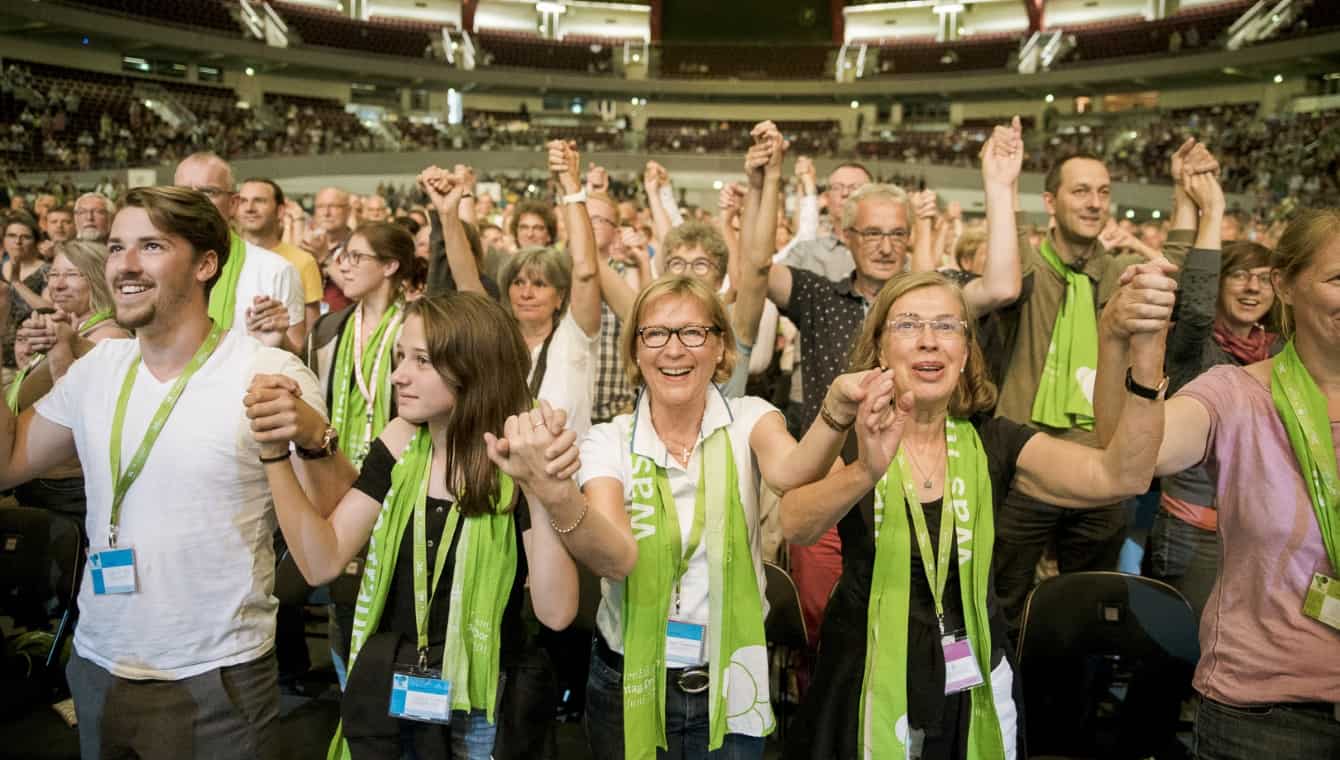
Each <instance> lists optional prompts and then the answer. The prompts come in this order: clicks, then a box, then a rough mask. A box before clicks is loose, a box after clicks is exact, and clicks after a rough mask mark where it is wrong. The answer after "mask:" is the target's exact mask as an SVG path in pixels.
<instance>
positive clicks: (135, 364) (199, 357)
mask: <svg viewBox="0 0 1340 760" xmlns="http://www.w3.org/2000/svg"><path fill="white" fill-rule="evenodd" d="M223 333H224V329H223V327H222V326H221V325H219V324H217V323H216V324H214V325H213V327H211V328H210V331H209V335H206V336H205V342H204V343H201V344H200V347H199V348H197V349H196V350H195V355H194V356H192V357H191V361H189V362H187V364H186V367H185V368H184V369H183V370H182V371H181V374H180V375H178V376H177V380H176V382H174V383H173V384H172V388H171V389H170V390H168V394H167V396H165V397H164V398H163V400H162V402H160V403H159V404H158V411H156V412H154V416H153V418H152V419H150V420H149V428H148V429H147V430H145V431H144V439H143V440H141V441H140V446H139V448H138V449H136V450H135V456H134V457H132V458H131V460H130V466H128V467H127V468H126V469H125V471H124V472H122V471H121V433H122V428H123V427H124V426H125V422H126V406H127V405H128V404H129V403H130V392H131V391H132V390H134V388H135V375H136V374H137V373H138V370H139V367H140V357H139V356H136V357H135V359H134V361H132V362H131V363H130V369H129V370H127V371H126V379H125V381H124V382H122V383H121V395H120V396H118V397H117V399H116V413H115V414H114V415H113V416H112V444H111V452H110V454H111V463H112V512H111V516H110V518H109V525H108V530H107V545H108V546H111V547H115V546H116V533H117V526H118V525H119V524H120V520H121V503H122V502H124V501H125V499H126V492H127V491H129V490H130V486H131V485H132V484H133V483H134V482H135V479H136V478H138V477H139V476H140V471H141V470H143V469H144V462H145V460H146V459H148V458H149V451H150V449H152V448H153V447H154V443H155V442H156V441H157V440H158V434H159V433H161V432H163V426H164V425H165V424H167V419H168V416H169V415H170V414H172V409H173V407H175V406H176V405H177V400H178V399H179V398H181V394H182V392H183V391H185V390H186V383H188V382H189V381H190V380H191V376H192V375H194V374H195V373H196V370H198V369H200V366H201V365H202V364H204V363H205V361H206V360H208V359H209V357H210V355H211V354H213V353H214V349H215V348H217V347H218V345H219V340H220V338H222V337H223Z"/></svg>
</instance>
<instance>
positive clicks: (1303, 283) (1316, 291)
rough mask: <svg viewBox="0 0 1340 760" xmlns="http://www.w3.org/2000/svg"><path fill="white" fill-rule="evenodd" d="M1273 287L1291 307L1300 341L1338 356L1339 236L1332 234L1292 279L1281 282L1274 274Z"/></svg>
mask: <svg viewBox="0 0 1340 760" xmlns="http://www.w3.org/2000/svg"><path fill="white" fill-rule="evenodd" d="M1286 234H1287V233H1286ZM1275 287H1276V292H1277V293H1279V297H1280V299H1281V300H1282V301H1283V302H1284V303H1285V304H1288V305H1289V306H1291V307H1293V322H1294V328H1295V329H1296V331H1297V334H1298V338H1299V342H1300V343H1301V342H1303V341H1304V340H1307V341H1308V342H1310V343H1312V344H1313V345H1315V346H1318V347H1320V348H1322V349H1323V350H1326V351H1328V352H1330V353H1331V355H1332V356H1334V355H1335V354H1336V353H1340V234H1335V235H1331V236H1330V238H1329V239H1328V240H1327V241H1326V242H1325V243H1324V244H1323V245H1322V246H1321V247H1320V248H1319V249H1318V250H1317V251H1316V253H1314V254H1312V256H1311V261H1310V262H1309V263H1308V265H1307V266H1306V267H1305V268H1303V269H1302V270H1300V271H1299V272H1298V273H1297V274H1296V275H1294V277H1293V279H1292V280H1290V281H1288V282H1283V281H1281V280H1280V278H1279V275H1278V273H1276V282H1275Z"/></svg>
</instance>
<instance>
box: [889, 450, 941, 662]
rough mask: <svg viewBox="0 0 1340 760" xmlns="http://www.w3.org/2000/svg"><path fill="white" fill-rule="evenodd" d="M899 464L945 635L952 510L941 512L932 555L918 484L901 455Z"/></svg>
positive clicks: (918, 541)
mask: <svg viewBox="0 0 1340 760" xmlns="http://www.w3.org/2000/svg"><path fill="white" fill-rule="evenodd" d="M898 465H899V467H900V468H901V469H902V471H903V494H904V495H905V496H906V498H907V509H908V511H909V512H911V513H912V528H913V530H914V531H915V532H916V534H917V548H918V549H920V550H921V564H922V566H923V567H925V569H926V582H927V583H929V584H930V587H931V599H932V600H933V601H934V602H935V618H936V620H937V621H938V622H939V624H940V635H941V636H943V635H944V633H945V605H944V593H945V585H946V584H947V583H948V582H949V562H950V560H949V552H950V550H951V549H952V548H953V544H952V541H953V535H954V513H953V511H952V510H945V509H941V510H940V551H939V554H938V559H937V555H936V554H935V553H934V552H932V551H931V550H932V548H933V547H932V546H931V536H930V531H928V530H926V515H925V513H924V512H922V511H921V499H920V498H918V497H917V487H916V481H915V479H914V478H913V477H912V473H911V471H910V470H908V468H907V458H906V457H904V456H903V453H902V452H901V451H899V452H898Z"/></svg>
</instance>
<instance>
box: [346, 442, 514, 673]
mask: <svg viewBox="0 0 1340 760" xmlns="http://www.w3.org/2000/svg"><path fill="white" fill-rule="evenodd" d="M395 463H396V460H395V457H393V456H392V455H391V452H390V451H389V450H388V449H387V448H386V444H385V443H383V442H382V440H381V439H380V438H378V439H377V440H375V441H373V443H372V448H371V449H369V451H368V456H367V458H366V459H365V460H363V471H362V472H361V473H359V476H358V480H357V481H356V482H355V483H354V488H357V489H358V490H360V491H362V492H363V493H365V494H367V495H368V497H369V498H371V499H373V500H375V501H378V502H380V501H382V500H384V499H385V498H386V492H387V491H389V490H390V489H391V469H392V468H393V467H395ZM427 507H428V510H427V515H426V518H427V519H426V528H427V530H426V531H425V533H426V535H427V539H428V541H427V546H426V547H425V550H426V554H427V563H428V568H429V582H430V584H431V581H432V568H433V567H434V566H435V563H436V562H437V553H438V551H440V550H441V548H442V547H441V545H440V542H441V538H442V529H443V527H445V526H446V524H447V516H448V514H449V513H450V510H451V509H452V507H453V504H452V502H450V501H448V500H446V499H435V498H432V497H429V498H428V502H427ZM512 518H513V519H514V520H515V521H516V553H517V561H516V577H515V579H514V580H513V581H512V591H511V594H510V595H509V596H508V597H507V607H506V608H505V609H504V610H503V618H502V642H501V651H502V654H501V660H500V661H501V662H502V664H503V665H504V666H506V664H507V662H509V660H510V658H511V655H513V654H515V653H516V652H517V651H519V650H520V648H521V645H522V643H523V641H524V638H525V636H524V631H523V629H522V623H521V604H522V591H523V589H524V587H525V583H526V575H527V566H526V551H525V547H524V546H523V545H522V542H521V535H522V534H523V533H525V532H526V531H528V530H530V508H529V506H528V505H527V504H526V497H525V495H523V494H521V493H519V492H518V494H517V501H516V507H515V508H514V509H513V510H512ZM460 536H461V530H460V527H458V528H457V529H456V535H455V536H453V537H452V540H451V546H450V547H448V549H447V552H448V553H447V559H446V561H445V563H444V564H443V565H442V577H441V579H439V580H438V582H437V593H436V594H434V595H433V597H432V603H431V605H430V606H429V609H428V642H429V644H430V646H435V645H440V644H441V643H442V642H443V641H444V640H445V639H446V633H447V616H448V612H449V610H450V607H451V605H450V603H449V601H448V600H449V598H450V596H451V579H452V573H453V572H454V570H455V567H456V545H457V544H458V543H459V542H460ZM413 563H414V524H413V520H410V521H409V522H408V523H407V524H406V526H405V535H404V536H402V537H401V539H400V553H399V555H398V556H397V558H396V566H395V575H394V577H392V579H391V586H390V589H389V590H388V592H387V598H386V606H385V608H384V610H383V612H382V618H381V622H380V624H379V625H378V627H377V632H378V633H383V632H387V631H396V632H400V633H403V634H405V635H406V636H408V637H409V639H410V640H411V641H413V640H414V638H415V637H416V636H417V635H418V633H417V630H418V629H417V628H416V625H415V620H414V571H413Z"/></svg>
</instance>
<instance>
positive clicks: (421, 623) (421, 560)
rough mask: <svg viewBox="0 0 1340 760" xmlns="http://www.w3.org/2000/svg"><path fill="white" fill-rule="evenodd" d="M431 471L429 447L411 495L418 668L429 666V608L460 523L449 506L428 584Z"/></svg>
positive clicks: (431, 462)
mask: <svg viewBox="0 0 1340 760" xmlns="http://www.w3.org/2000/svg"><path fill="white" fill-rule="evenodd" d="M432 472H433V454H432V449H429V450H428V462H427V463H426V464H425V465H424V468H423V477H422V478H421V479H420V480H419V492H418V494H417V495H416V496H415V497H414V568H413V569H414V628H415V631H416V633H418V644H419V668H420V669H423V668H426V667H428V610H429V609H431V607H432V604H433V597H435V596H437V582H438V581H440V580H441V579H442V568H443V566H444V565H445V564H446V561H447V554H448V553H449V552H450V550H451V542H452V541H454V540H456V529H457V528H458V527H459V526H460V521H461V517H460V514H461V513H460V510H458V509H454V508H453V509H452V510H451V514H449V515H448V516H447V524H446V525H443V526H442V538H441V539H440V541H439V543H438V545H437V558H436V560H435V561H434V562H433V585H432V588H429V587H428V577H427V576H428V481H429V479H430V478H431V477H432Z"/></svg>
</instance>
